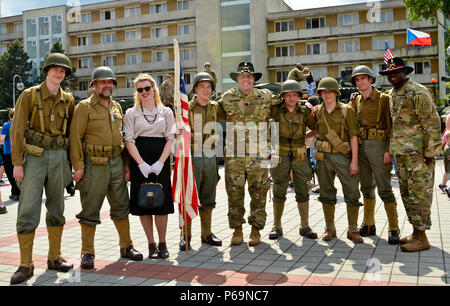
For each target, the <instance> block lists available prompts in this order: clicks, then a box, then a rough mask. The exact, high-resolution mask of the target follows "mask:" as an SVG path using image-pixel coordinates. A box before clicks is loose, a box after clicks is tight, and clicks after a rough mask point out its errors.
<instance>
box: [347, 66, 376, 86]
mask: <svg viewBox="0 0 450 306" xmlns="http://www.w3.org/2000/svg"><path fill="white" fill-rule="evenodd" d="M362 74H367V75H368V76H369V77H371V78H373V83H375V80H376V77H375V75H374V74H373V71H372V69H370V68H369V67H367V66H365V65H361V66H357V67H355V69H353V72H352V76H351V78H350V81H351V82H352V84H353V86H356V82H355V77H356V76H357V75H362Z"/></svg>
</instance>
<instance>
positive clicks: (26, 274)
mask: <svg viewBox="0 0 450 306" xmlns="http://www.w3.org/2000/svg"><path fill="white" fill-rule="evenodd" d="M33 272H34V267H33V266H31V267H30V268H27V267H19V269H17V271H16V272H15V273H14V274H13V276H11V284H19V283H21V282H24V281H26V280H27V279H28V278H30V277H32V276H33Z"/></svg>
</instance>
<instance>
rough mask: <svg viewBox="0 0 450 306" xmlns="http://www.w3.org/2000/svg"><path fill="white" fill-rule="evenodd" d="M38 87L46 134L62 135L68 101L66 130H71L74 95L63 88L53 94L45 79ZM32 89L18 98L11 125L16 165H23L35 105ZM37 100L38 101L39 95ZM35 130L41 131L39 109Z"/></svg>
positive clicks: (36, 115) (12, 146)
mask: <svg viewBox="0 0 450 306" xmlns="http://www.w3.org/2000/svg"><path fill="white" fill-rule="evenodd" d="M37 89H38V91H39V92H37V93H36V94H37V95H39V96H40V97H41V102H42V108H43V117H44V134H45V135H47V136H51V137H56V136H60V135H62V133H63V123H64V117H65V113H66V103H68V116H69V119H68V122H67V128H66V130H67V131H68V130H69V125H70V120H71V118H72V115H73V111H74V108H75V100H74V98H73V96H72V95H71V94H69V93H65V92H63V90H62V89H61V88H60V89H59V92H58V94H57V95H56V96H51V95H50V92H49V91H48V88H47V85H46V83H45V81H44V82H43V83H41V84H40V85H39V86H37ZM31 90H32V89H31V88H28V89H26V90H25V91H24V92H23V93H22V94H21V95H20V97H19V99H18V100H17V104H16V108H15V113H14V120H13V122H12V125H11V159H12V163H13V165H14V166H22V165H23V153H24V134H25V130H26V129H27V128H28V121H29V120H31V116H32V113H33V107H34V102H33V101H32V92H31ZM35 102H36V103H37V96H36V101H35ZM51 119H54V120H53V121H52V120H51ZM33 130H35V131H37V132H39V133H41V124H40V119H39V111H38V110H36V114H35V115H34V122H33ZM66 133H67V132H66Z"/></svg>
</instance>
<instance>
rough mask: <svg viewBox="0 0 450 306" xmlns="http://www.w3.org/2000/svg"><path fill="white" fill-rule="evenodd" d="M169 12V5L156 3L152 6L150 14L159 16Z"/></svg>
mask: <svg viewBox="0 0 450 306" xmlns="http://www.w3.org/2000/svg"><path fill="white" fill-rule="evenodd" d="M165 12H167V3H156V4H152V5H150V13H152V14H158V13H165Z"/></svg>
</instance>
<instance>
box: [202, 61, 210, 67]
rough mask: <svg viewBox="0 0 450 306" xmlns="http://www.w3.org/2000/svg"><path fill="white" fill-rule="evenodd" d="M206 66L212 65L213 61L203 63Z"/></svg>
mask: <svg viewBox="0 0 450 306" xmlns="http://www.w3.org/2000/svg"><path fill="white" fill-rule="evenodd" d="M205 66H209V67H211V63H210V62H206V63H205V64H204V65H203V67H205Z"/></svg>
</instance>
